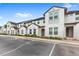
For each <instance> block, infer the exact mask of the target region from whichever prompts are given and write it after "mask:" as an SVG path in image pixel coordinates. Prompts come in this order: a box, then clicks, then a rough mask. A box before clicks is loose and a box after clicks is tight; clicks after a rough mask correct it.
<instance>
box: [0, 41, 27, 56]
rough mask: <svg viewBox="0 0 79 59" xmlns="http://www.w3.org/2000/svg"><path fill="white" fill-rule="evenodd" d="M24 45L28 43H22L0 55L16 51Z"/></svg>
mask: <svg viewBox="0 0 79 59" xmlns="http://www.w3.org/2000/svg"><path fill="white" fill-rule="evenodd" d="M24 45H26V43H24V44H21V45H20V46H18V47H17V48H15V49H13V50H11V51H8V52H5V53H3V54H1V55H0V56H3V55H6V54H8V53H11V52H13V51H15V50H17V49H19V48H21V47H22V46H24Z"/></svg>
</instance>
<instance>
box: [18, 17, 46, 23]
mask: <svg viewBox="0 0 79 59" xmlns="http://www.w3.org/2000/svg"><path fill="white" fill-rule="evenodd" d="M41 19H45V18H44V17H40V18H36V19H31V20H27V21H22V22H19V23H18V24H21V23H29V22H32V21H36V20H41Z"/></svg>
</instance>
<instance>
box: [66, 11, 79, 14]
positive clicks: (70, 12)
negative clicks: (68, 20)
mask: <svg viewBox="0 0 79 59" xmlns="http://www.w3.org/2000/svg"><path fill="white" fill-rule="evenodd" d="M73 13H76V14H79V11H68V12H66V14H73Z"/></svg>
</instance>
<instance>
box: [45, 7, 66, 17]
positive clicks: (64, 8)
mask: <svg viewBox="0 0 79 59" xmlns="http://www.w3.org/2000/svg"><path fill="white" fill-rule="evenodd" d="M54 7H57V8H63V9H65V11H66V10H67V8H66V7H60V6H53V7H51V8H49V9H48V10H47V11H46V12H45V13H44V16H45V14H46V13H47V12H48V11H49V10H51V9H52V8H54Z"/></svg>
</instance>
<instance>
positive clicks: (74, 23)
mask: <svg viewBox="0 0 79 59" xmlns="http://www.w3.org/2000/svg"><path fill="white" fill-rule="evenodd" d="M77 23H79V22H73V23H65V25H76V24H77Z"/></svg>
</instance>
